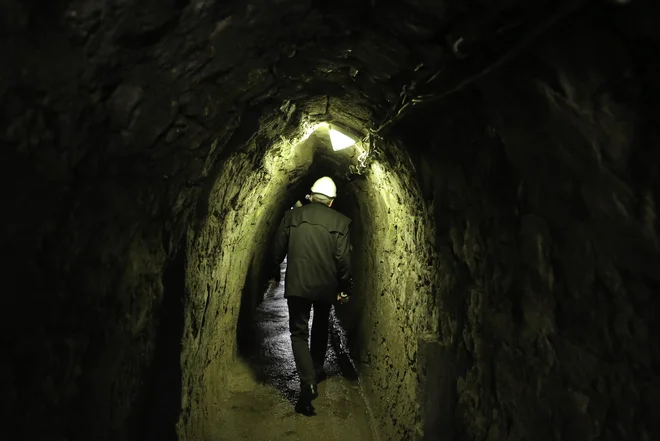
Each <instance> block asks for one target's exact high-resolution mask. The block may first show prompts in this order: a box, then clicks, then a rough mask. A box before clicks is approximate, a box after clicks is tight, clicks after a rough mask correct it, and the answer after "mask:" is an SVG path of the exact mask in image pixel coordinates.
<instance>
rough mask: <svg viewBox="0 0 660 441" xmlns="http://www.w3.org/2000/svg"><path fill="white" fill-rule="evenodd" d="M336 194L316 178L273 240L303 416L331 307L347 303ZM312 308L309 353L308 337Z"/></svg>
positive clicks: (317, 376)
mask: <svg viewBox="0 0 660 441" xmlns="http://www.w3.org/2000/svg"><path fill="white" fill-rule="evenodd" d="M336 196H337V187H336V186H335V183H334V181H333V180H332V179H331V178H329V177H327V176H324V177H322V178H320V179H319V180H317V181H316V182H315V183H314V185H313V186H312V188H311V196H310V200H311V202H312V203H311V204H307V205H304V206H302V207H300V208H295V209H292V210H288V211H287V212H286V213H285V214H284V218H283V219H282V221H281V222H280V225H279V228H278V230H277V235H276V238H275V251H274V252H275V266H276V267H279V265H280V263H281V262H282V260H284V256H285V255H286V256H287V269H286V276H285V290H284V297H285V298H286V299H287V304H288V307H289V330H290V332H291V345H292V347H293V357H294V359H295V362H296V369H297V371H298V377H299V378H300V395H299V398H298V403H297V404H296V411H297V412H300V413H303V414H306V415H313V414H314V407H313V406H312V400H314V399H315V398H316V397H317V396H318V390H317V384H318V382H319V381H320V380H322V379H323V375H324V372H323V363H324V361H325V352H326V349H327V346H328V318H329V314H330V306H331V305H332V303H333V302H334V301H335V300H336V301H338V302H339V303H347V302H348V301H349V293H350V288H351V278H350V263H351V245H350V240H349V228H350V224H351V220H350V219H349V218H348V217H346V216H344V215H343V214H340V213H339V212H337V211H335V210H334V209H332V208H330V207H331V206H332V202H333V201H334V199H335V197H336ZM338 292H340V294H337V293H338ZM312 307H314V320H313V323H312V338H311V351H310V347H309V346H308V344H307V341H308V338H309V329H308V328H309V316H310V310H311V308H312Z"/></svg>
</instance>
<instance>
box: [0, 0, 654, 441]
mask: <svg viewBox="0 0 660 441" xmlns="http://www.w3.org/2000/svg"><path fill="white" fill-rule="evenodd" d="M528 3H529V2H522V1H517V0H498V1H490V2H486V1H481V0H479V1H475V2H460V1H458V0H444V1H436V0H397V1H391V2H381V1H377V0H376V1H373V0H372V1H355V0H353V1H348V0H337V1H335V2H322V1H313V0H278V1H273V0H251V1H238V0H236V1H222V2H221V1H217V0H215V1H214V0H166V1H154V0H146V1H145V0H142V1H137V0H122V1H118V0H117V1H111V0H108V1H102V0H70V1H66V0H56V1H51V2H47V3H44V2H37V1H18V0H6V1H4V2H2V4H1V5H0V24H1V25H2V30H1V31H0V32H1V33H2V38H1V39H0V40H1V41H2V43H0V65H2V66H3V68H2V74H1V75H0V97H1V98H2V103H3V105H2V107H1V109H0V142H1V146H2V149H1V150H0V168H1V169H0V172H1V173H0V176H2V177H3V182H4V185H3V186H2V189H3V190H2V191H3V197H2V200H3V202H4V210H3V213H4V215H3V216H2V229H1V230H2V250H3V251H4V253H5V259H3V260H4V261H5V263H4V265H3V269H4V271H3V274H4V277H3V278H4V295H3V296H2V300H1V301H0V302H1V303H0V321H1V323H2V329H3V332H2V343H3V347H4V348H5V356H4V357H3V359H4V360H6V361H3V363H2V364H0V382H1V388H0V390H2V394H1V395H0V403H1V405H2V412H1V415H2V421H1V422H2V424H1V425H0V427H1V429H0V431H1V432H0V438H2V439H12V440H57V441H64V440H67V441H82V440H85V441H86V440H98V441H105V440H117V441H128V440H147V439H159V440H165V439H177V438H178V439H180V440H187V441H198V440H213V439H218V438H219V437H218V436H216V435H217V433H218V431H219V430H222V427H221V424H220V422H219V421H218V416H217V415H216V414H214V412H213V411H212V409H213V408H214V406H215V403H219V402H222V399H223V397H224V398H226V396H225V395H224V394H225V392H226V389H227V381H228V378H227V376H228V375H229V372H230V366H232V364H233V363H234V362H235V360H236V357H237V338H236V334H237V325H238V322H239V316H240V314H239V312H240V311H241V310H242V309H243V308H245V309H247V310H248V312H249V311H250V310H251V309H253V308H254V306H255V305H256V304H257V303H258V302H259V298H260V295H261V294H262V293H263V289H264V284H263V282H265V280H264V278H265V277H266V266H265V258H266V256H267V252H268V248H269V245H270V239H271V237H272V233H273V231H274V228H275V226H276V224H277V222H278V221H279V217H280V216H281V215H282V213H283V211H284V210H285V209H287V208H288V207H290V206H291V204H292V203H293V202H295V199H294V196H293V195H294V194H296V193H295V192H300V191H304V187H305V186H307V185H308V184H309V183H310V180H311V181H313V179H314V178H315V177H316V175H318V174H321V173H325V172H331V171H333V170H335V169H337V170H342V172H339V171H337V172H336V173H337V178H338V182H339V184H340V185H339V187H340V198H339V199H338V201H337V208H339V209H341V210H342V211H344V212H345V213H346V214H348V215H350V216H351V217H352V218H353V219H354V220H355V234H354V238H353V239H354V247H355V253H356V259H355V260H356V265H355V274H356V295H355V301H354V302H353V304H352V305H351V307H350V308H348V309H347V310H346V311H344V312H343V314H340V315H341V317H340V319H341V320H342V323H343V324H344V326H345V328H346V330H347V332H348V336H349V340H350V345H351V349H352V354H353V358H354V359H355V361H356V363H357V366H358V369H359V371H360V373H361V382H362V384H363V386H364V390H365V391H366V393H367V398H368V399H369V402H370V404H371V406H372V410H373V415H374V418H375V420H376V427H377V428H378V431H379V433H378V434H377V435H378V437H379V438H380V439H383V440H396V441H399V440H402V439H406V440H407V439H426V440H443V441H445V440H456V441H463V440H465V441H467V440H469V441H473V440H474V441H477V440H479V441H500V440H501V441H517V440H521V441H522V440H535V441H536V440H538V441H546V440H547V441H572V440H603V441H605V440H607V441H609V440H612V441H615V440H616V441H623V440H635V441H653V440H657V439H660V426H659V423H658V420H657V418H656V416H657V415H659V414H660V378H659V371H660V349H659V348H660V347H659V346H658V344H657V341H656V339H657V337H658V336H659V335H660V329H659V326H660V325H659V324H658V323H659V322H658V320H657V317H658V314H660V300H659V299H658V290H659V289H660V244H659V242H658V220H657V208H656V204H657V203H658V202H657V200H658V195H659V194H660V165H659V164H660V133H659V132H658V128H657V115H659V114H660V106H659V105H658V102H659V101H658V96H660V83H659V82H658V78H660V63H658V60H657V57H656V56H655V54H657V53H658V48H659V46H660V33H659V32H658V30H657V20H658V18H659V17H660V10H659V8H660V7H659V6H658V4H656V2H652V1H650V0H646V1H644V0H638V1H632V2H629V3H628V4H618V3H620V2H613V1H612V2H606V1H602V2H599V1H583V2H577V1H575V2H573V1H560V2H551V1H542V2H533V5H531V4H528ZM562 11H563V12H562ZM548 24H552V26H549V25H548ZM539 29H544V30H545V32H543V33H537V32H536V31H537V30H539ZM531 36H534V37H535V38H534V39H532V38H531ZM523 43H524V45H523ZM498 60H506V61H507V62H506V63H498ZM490 66H494V67H496V68H492V69H490V68H489V67H490ZM486 73H487V74H486ZM404 86H405V87H404ZM450 91H455V93H451V94H450V93H448V92H450ZM416 94H419V95H420V96H424V95H426V94H429V95H433V96H437V97H442V99H437V100H435V101H433V102H431V103H428V101H430V100H429V99H428V97H427V98H426V99H422V100H421V101H422V102H414V104H412V103H413V102H412V101H410V97H411V96H412V95H416ZM402 99H403V100H404V104H405V102H407V103H409V104H408V107H407V109H412V110H411V111H410V112H408V111H406V113H404V116H403V117H402V118H401V119H398V120H397V121H396V122H395V123H393V124H391V125H388V126H387V127H386V128H385V129H383V130H382V131H381V132H380V133H379V134H380V135H381V136H380V137H376V141H375V145H374V149H373V150H372V151H371V153H370V155H369V161H368V163H367V167H366V169H365V170H364V172H363V174H362V175H361V176H348V175H346V174H345V173H344V172H343V170H347V169H348V164H349V163H350V162H351V161H354V160H355V158H352V157H350V156H349V154H345V155H344V156H332V155H328V154H327V153H323V150H322V147H319V146H322V145H325V146H326V147H327V139H326V138H324V137H323V135H322V134H311V131H312V129H313V128H314V127H315V124H317V123H320V122H331V123H334V124H337V125H338V126H341V127H342V128H343V129H344V130H345V131H346V132H347V133H349V134H350V135H351V136H353V137H355V138H356V139H361V138H362V137H363V136H365V135H366V134H367V133H368V131H369V130H377V129H378V128H379V127H380V126H381V123H382V122H383V121H387V119H388V118H390V117H392V116H393V114H394V113H396V109H397V103H398V104H401V100H402ZM337 158H342V159H337ZM342 199H343V202H340V201H341V200H342ZM246 305H247V306H246ZM430 385H432V387H431V386H430Z"/></svg>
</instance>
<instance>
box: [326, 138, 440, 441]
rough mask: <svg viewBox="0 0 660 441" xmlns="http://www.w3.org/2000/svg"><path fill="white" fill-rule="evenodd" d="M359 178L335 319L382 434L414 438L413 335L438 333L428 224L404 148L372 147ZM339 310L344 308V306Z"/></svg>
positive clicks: (416, 408)
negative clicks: (349, 279) (343, 300)
mask: <svg viewBox="0 0 660 441" xmlns="http://www.w3.org/2000/svg"><path fill="white" fill-rule="evenodd" d="M378 152H380V153H379V154H375V155H374V157H373V158H372V159H371V162H370V165H369V169H368V170H367V173H366V179H363V180H359V181H356V182H355V183H353V185H352V187H351V189H352V192H353V198H354V199H353V202H354V204H353V205H352V210H351V211H350V213H349V215H350V216H351V218H352V219H353V230H352V235H353V246H354V254H353V259H354V277H355V295H354V299H353V300H352V302H351V306H350V308H339V316H340V318H341V320H342V323H343V325H344V327H345V328H346V330H347V332H348V336H349V340H350V346H351V353H352V355H353V357H354V359H355V360H356V362H357V365H358V369H359V371H360V374H361V383H362V386H363V389H364V391H365V393H366V396H367V398H368V400H369V402H370V405H371V406H372V414H373V417H374V423H375V424H374V428H375V430H376V431H377V432H378V436H380V437H382V439H392V440H394V439H413V436H416V434H417V433H418V430H419V429H418V427H417V426H418V424H419V420H420V403H419V400H418V392H419V391H418V378H417V370H416V359H417V355H418V354H417V340H418V339H419V338H420V337H421V336H422V335H424V334H426V333H430V334H435V333H437V331H438V323H439V321H438V312H437V308H436V307H435V306H436V305H435V298H434V296H433V292H432V287H431V283H432V281H433V277H434V274H433V273H434V267H433V261H434V259H433V249H432V241H433V238H434V235H435V233H434V226H433V220H432V217H431V216H430V215H429V210H428V209H427V208H428V207H427V206H426V205H425V204H424V202H423V201H422V200H421V197H420V191H419V186H418V182H417V181H416V178H415V169H414V168H413V166H412V163H411V162H410V159H409V158H408V156H407V155H406V154H405V152H404V151H403V150H401V149H400V148H399V147H397V146H396V145H394V144H392V143H386V142H383V143H382V144H379V149H378ZM343 309H348V310H346V311H344V310H343Z"/></svg>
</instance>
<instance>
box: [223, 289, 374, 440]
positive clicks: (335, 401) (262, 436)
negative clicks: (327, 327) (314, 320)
mask: <svg viewBox="0 0 660 441" xmlns="http://www.w3.org/2000/svg"><path fill="white" fill-rule="evenodd" d="M283 289H284V285H283V284H280V285H279V286H272V287H271V288H270V289H269V290H268V291H267V293H266V295H265V297H264V300H263V302H262V303H261V304H260V305H259V307H258V308H257V311H256V315H255V317H254V322H255V323H256V329H255V330H254V331H255V333H256V335H255V336H254V337H255V338H254V340H253V341H254V342H256V344H255V345H254V347H253V348H252V350H251V352H250V353H249V354H248V355H244V357H243V360H242V362H240V363H239V364H237V366H236V369H234V372H233V373H232V377H231V379H230V381H229V391H228V392H229V393H228V394H227V397H226V398H225V399H224V400H223V402H219V403H218V409H221V410H220V415H219V416H220V420H221V429H220V431H221V432H222V434H221V438H220V439H221V440H255V441H259V440H287V441H294V440H321V441H323V440H328V441H330V440H347V439H348V440H373V439H374V438H373V436H372V431H371V426H370V423H369V416H368V408H367V406H366V404H365V401H364V400H363V398H362V395H361V394H360V388H359V385H358V382H357V376H356V375H355V371H354V370H353V369H352V365H350V363H349V362H347V356H346V355H345V354H343V351H342V350H341V349H340V348H339V347H338V345H337V344H335V343H337V340H338V339H337V338H336V337H334V338H333V335H336V333H335V334H333V333H332V332H331V336H330V340H331V344H329V345H328V349H327V356H326V362H325V371H326V373H327V374H328V378H327V379H326V380H324V381H322V382H321V383H320V384H319V397H318V398H317V399H316V400H314V407H315V408H316V415H315V416H304V415H301V414H298V413H296V412H295V411H294V404H295V402H296V400H297V397H298V388H299V383H298V374H297V373H296V367H295V364H294V361H293V354H292V351H291V340H290V338H289V327H288V318H289V316H288V310H287V306H286V300H285V299H284V297H283V295H284V293H283ZM331 322H332V324H331V327H335V326H337V325H336V320H334V316H333V317H331ZM332 342H334V343H332Z"/></svg>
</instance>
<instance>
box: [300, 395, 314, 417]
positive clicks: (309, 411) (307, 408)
mask: <svg viewBox="0 0 660 441" xmlns="http://www.w3.org/2000/svg"><path fill="white" fill-rule="evenodd" d="M296 412H298V413H301V414H303V415H306V416H314V415H316V412H314V406H312V403H311V402H308V403H305V402H303V401H301V400H300V399H299V400H298V402H297V403H296Z"/></svg>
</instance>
